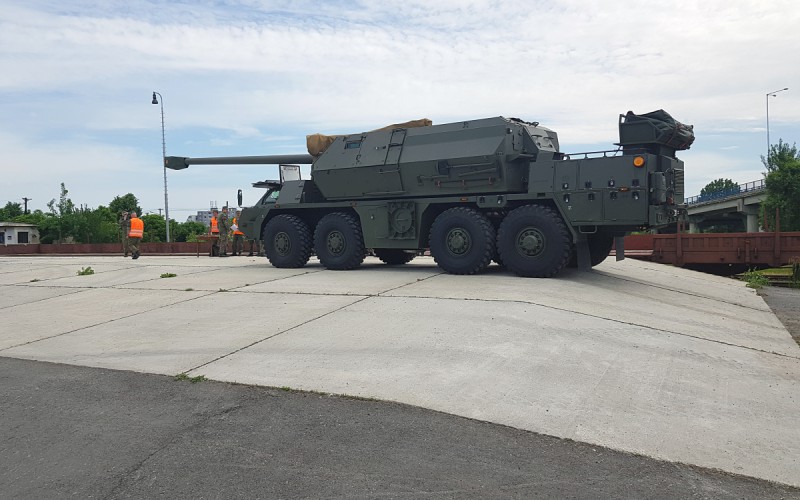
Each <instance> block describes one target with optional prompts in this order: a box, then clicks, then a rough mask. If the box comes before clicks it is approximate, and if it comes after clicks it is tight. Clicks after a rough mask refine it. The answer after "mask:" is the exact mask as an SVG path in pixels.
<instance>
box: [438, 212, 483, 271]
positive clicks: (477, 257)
mask: <svg viewBox="0 0 800 500" xmlns="http://www.w3.org/2000/svg"><path fill="white" fill-rule="evenodd" d="M429 239H430V242H429V244H430V248H431V255H432V256H433V259H434V260H435V261H436V263H437V264H438V265H439V267H441V268H442V269H444V270H445V271H447V272H448V273H450V274H475V273H479V272H481V271H483V270H484V269H486V266H488V265H489V262H491V261H492V257H494V252H495V247H494V245H495V243H494V242H495V230H494V227H493V226H492V223H491V222H489V219H487V218H486V216H485V215H483V214H482V213H480V212H478V211H477V210H475V209H472V208H468V207H454V208H451V209H448V210H445V211H444V212H442V213H441V214H439V216H438V217H436V220H434V221H433V225H432V226H431V232H430V238H429Z"/></svg>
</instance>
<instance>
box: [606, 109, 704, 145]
mask: <svg viewBox="0 0 800 500" xmlns="http://www.w3.org/2000/svg"><path fill="white" fill-rule="evenodd" d="M693 128H694V127H693V126H692V125H684V124H683V123H681V122H679V121H678V120H676V119H675V118H673V117H672V116H670V114H669V113H667V112H666V111H664V110H663V109H659V110H657V111H652V112H650V113H645V114H642V115H637V114H635V113H634V112H633V111H628V113H627V114H625V120H624V121H622V122H620V126H619V139H620V144H622V145H635V144H649V143H656V144H663V145H665V146H668V147H671V148H673V149H675V150H678V151H681V150H684V149H689V147H690V146H691V145H692V143H693V142H694V130H693Z"/></svg>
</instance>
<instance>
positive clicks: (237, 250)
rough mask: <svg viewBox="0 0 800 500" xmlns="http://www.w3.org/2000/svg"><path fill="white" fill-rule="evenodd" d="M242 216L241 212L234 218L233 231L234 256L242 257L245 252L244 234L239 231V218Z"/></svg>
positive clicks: (238, 211) (237, 212)
mask: <svg viewBox="0 0 800 500" xmlns="http://www.w3.org/2000/svg"><path fill="white" fill-rule="evenodd" d="M241 215H242V211H241V210H237V211H236V217H234V218H233V221H232V222H233V223H232V224H231V230H232V231H233V255H238V256H240V257H241V255H242V252H243V251H244V233H243V232H242V231H241V230H240V229H239V217H240V216H241Z"/></svg>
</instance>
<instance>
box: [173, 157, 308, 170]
mask: <svg viewBox="0 0 800 500" xmlns="http://www.w3.org/2000/svg"><path fill="white" fill-rule="evenodd" d="M283 163H298V164H301V165H310V164H312V163H314V157H313V156H311V155H309V154H296V155H266V156H218V157H212V158H185V157H183V156H167V157H166V158H164V166H165V167H167V168H171V169H172V170H182V169H184V168H188V167H189V165H280V164H283Z"/></svg>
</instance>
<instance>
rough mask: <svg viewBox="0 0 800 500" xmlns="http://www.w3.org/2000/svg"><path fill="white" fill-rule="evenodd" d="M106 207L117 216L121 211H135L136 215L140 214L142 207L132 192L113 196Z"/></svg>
mask: <svg viewBox="0 0 800 500" xmlns="http://www.w3.org/2000/svg"><path fill="white" fill-rule="evenodd" d="M108 209H109V210H111V213H112V214H114V216H115V217H119V216H120V214H121V213H122V212H136V213H137V214H138V215H142V207H140V206H139V200H137V199H136V196H134V195H133V193H128V194H126V195H123V196H115V197H114V199H113V200H111V203H109V204H108Z"/></svg>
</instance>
